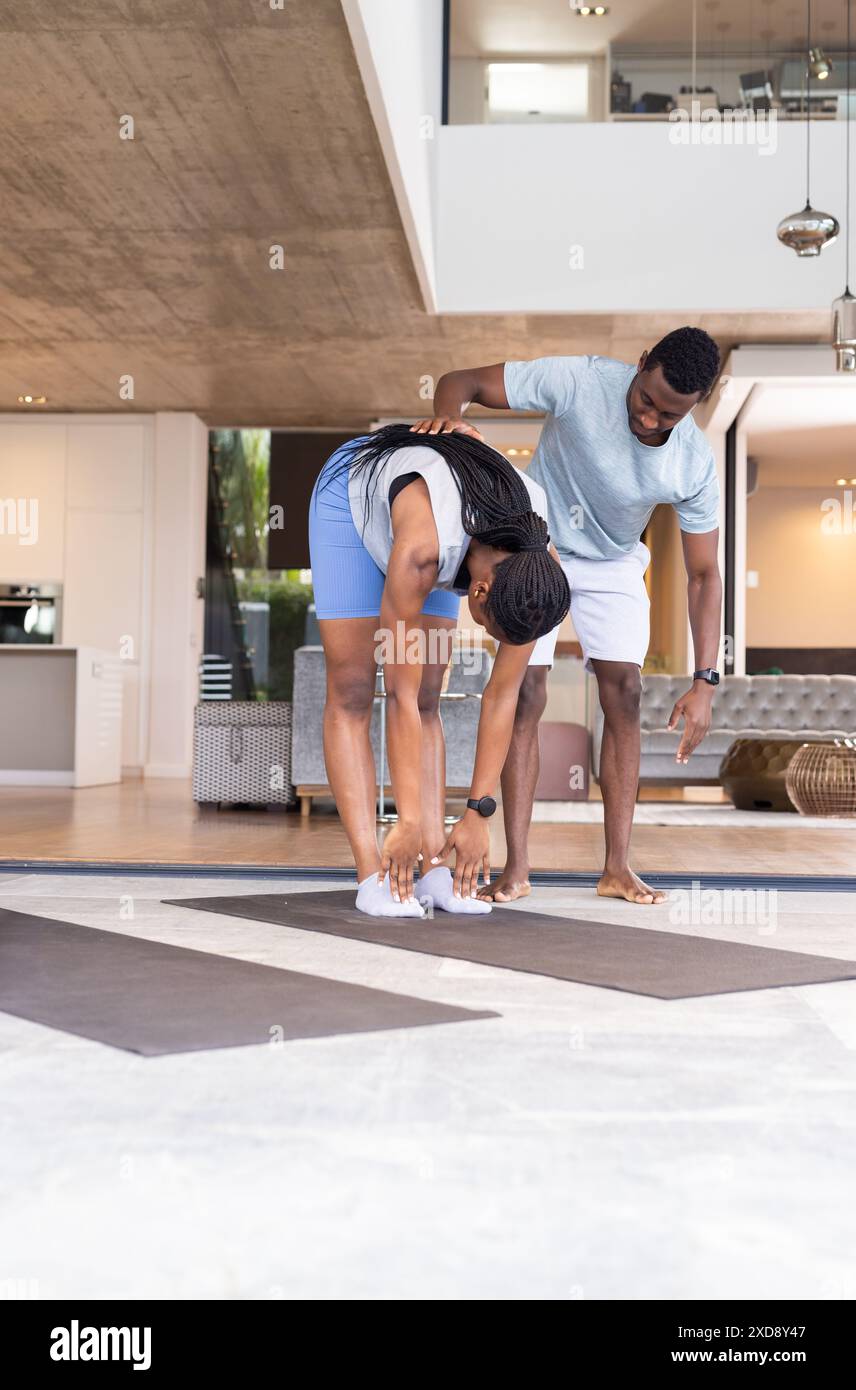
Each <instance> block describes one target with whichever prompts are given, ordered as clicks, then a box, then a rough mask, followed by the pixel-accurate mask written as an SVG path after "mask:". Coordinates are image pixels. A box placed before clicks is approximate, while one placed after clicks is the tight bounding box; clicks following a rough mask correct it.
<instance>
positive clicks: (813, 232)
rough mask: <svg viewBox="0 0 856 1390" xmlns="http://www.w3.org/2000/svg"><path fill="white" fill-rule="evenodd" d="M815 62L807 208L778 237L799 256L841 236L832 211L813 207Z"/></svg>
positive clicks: (783, 225) (783, 226) (808, 118)
mask: <svg viewBox="0 0 856 1390" xmlns="http://www.w3.org/2000/svg"><path fill="white" fill-rule="evenodd" d="M807 47H808V50H809V54H811V51H812V50H811V0H808V45H807ZM811 66H812V65H811V60H810V61H809V64H808V66H807V67H806V72H805V79H806V113H805V118H806V120H805V207H804V208H803V210H802V212H792V213H791V214H790V216H788V217H783V218H782V220H781V222H780V223H779V225H778V227H777V229H776V235H777V236H778V238H779V241H780V242H781V243H782V244H783V246H789V247H790V248H791V250H792V251H796V253H797V255H798V256H819V255H820V253H821V251H822V250H823V248H824V246H828V245H829V243H830V242H832V241H834V240H835V238H836V237H837V236H838V232H839V230H840V229H839V226H838V222H837V221H836V219H835V218H834V217H833V216H832V214H831V213H829V212H818V211H817V209H816V208H813V207H812V205H811V194H810V187H811V75H812V74H811Z"/></svg>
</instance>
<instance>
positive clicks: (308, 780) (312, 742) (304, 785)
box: [291, 647, 491, 816]
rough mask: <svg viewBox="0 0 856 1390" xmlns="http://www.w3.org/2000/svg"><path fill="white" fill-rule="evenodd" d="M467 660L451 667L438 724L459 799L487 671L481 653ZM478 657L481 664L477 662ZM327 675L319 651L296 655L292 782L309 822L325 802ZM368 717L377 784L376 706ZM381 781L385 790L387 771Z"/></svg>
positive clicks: (468, 776) (468, 775)
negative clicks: (318, 801)
mask: <svg viewBox="0 0 856 1390" xmlns="http://www.w3.org/2000/svg"><path fill="white" fill-rule="evenodd" d="M464 655H465V657H468V656H470V655H471V656H472V659H471V660H467V659H464V660H461V661H453V663H452V665H451V668H450V671H449V678H448V681H447V685H446V690H445V691H444V692H443V694H442V696H441V697H440V718H441V720H442V722H443V732H444V734H445V738H446V788H447V791H448V792H449V793H452V794H455V793H457V794H460V793H463V792H465V791H467V790H468V789H469V786H470V783H471V781H472V775H473V760H474V757H475V748H476V733H477V731H478V722H479V713H480V710H481V695H482V691H483V690H484V688H485V686H486V684H487V682H488V679H489V677H490V671H491V659H490V657H489V655H488V654H487V653H486V652H485V653H481V654H469V653H465V654H464ZM477 656H480V659H477ZM326 693H327V673H326V668H325V664H324V651H323V648H322V647H299V648H298V649H297V651H296V652H295V654H294V697H293V703H294V726H293V733H292V773H291V776H292V781H293V782H294V785H295V788H296V790H297V795H298V796H299V797H300V813H301V815H303V816H308V815H309V813H310V810H311V808H312V799H313V797H316V796H329V795H330V784H329V781H328V778H327V768H326V765H325V762H324V739H323V715H324V702H325V699H326ZM381 698H382V697H378V698H377V699H376V700H375V706H374V710H373V711H372V722H371V740H372V748H373V750H374V756H375V775H376V776H377V777H378V780H379V779H380V770H381V769H380V726H381V718H380V700H381ZM384 781H385V784H386V786H387V787H389V772H388V768H387V771H386V773H385V777H384Z"/></svg>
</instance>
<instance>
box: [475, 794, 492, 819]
mask: <svg viewBox="0 0 856 1390" xmlns="http://www.w3.org/2000/svg"><path fill="white" fill-rule="evenodd" d="M495 810H496V802H495V801H494V799H493V797H492V796H483V797H482V798H481V800H480V801H479V814H480V815H482V816H492V815H493V813H494V811H495Z"/></svg>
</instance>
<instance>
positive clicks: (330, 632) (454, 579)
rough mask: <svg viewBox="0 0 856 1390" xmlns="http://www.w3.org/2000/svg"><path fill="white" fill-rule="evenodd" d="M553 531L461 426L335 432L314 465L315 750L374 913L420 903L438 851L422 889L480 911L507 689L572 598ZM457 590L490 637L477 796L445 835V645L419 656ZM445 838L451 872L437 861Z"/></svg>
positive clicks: (362, 903)
mask: <svg viewBox="0 0 856 1390" xmlns="http://www.w3.org/2000/svg"><path fill="white" fill-rule="evenodd" d="M549 540H550V538H549V535H548V533H547V524H546V498H545V496H544V492H543V490H542V489H541V488H540V487H538V485H537V484H536V483H534V482H532V481H531V480H530V479H528V478H527V477H526V475H525V474H524V473H521V472H520V471H519V470H518V469H516V468H515V467H514V466H513V465H512V464H510V463H509V462H508V460H507V459H506V458H505V457H504V456H503V455H502V454H499V453H497V452H496V451H495V450H494V449H491V448H490V447H489V446H488V445H487V444H485V443H484V442H483V441H482V440H480V439H476V438H474V437H471V436H468V435H464V434H461V433H454V434H440V435H436V436H432V437H431V444H430V446H429V445H427V444H422V443H419V444H417V443H414V435H413V434H412V433H411V432H410V429H409V427H408V426H407V425H388V426H386V427H385V428H384V429H380V430H377V431H375V433H374V434H369V435H366V436H364V437H362V438H360V439H356V440H353V441H351V442H349V443H348V444H345V445H343V446H342V448H340V449H338V450H337V451H336V453H335V454H333V456H332V457H331V458H330V459H329V460H328V461H327V463H326V464H325V465H324V468H323V469H322V471H321V474H320V476H319V478H318V481H317V483H316V484H315V490H314V492H313V494H312V501H311V503H310V510H309V542H310V551H311V562H312V580H313V585H314V589H315V605H316V610H317V614H318V619H319V627H320V629H321V641H322V643H323V646H324V654H325V658H326V666H327V702H326V705H325V709H324V756H325V760H326V764H327V775H328V777H329V779H330V786H331V788H332V791H333V795H334V796H335V798H336V805H337V807H338V811H339V815H340V816H341V818H342V823H343V825H344V827H345V832H346V834H347V836H348V840H349V842H350V845H351V849H352V850H353V853H354V858H355V860H356V867H357V879H358V883H359V886H358V889H357V907H358V908H359V909H360V910H361V911H363V912H366V913H368V914H369V915H371V916H384V917H421V916H423V915H424V914H423V910H422V907H421V906H420V904H419V903H418V902H417V901H416V899H415V897H414V892H413V869H414V865H415V864H416V862H417V861H418V860H420V859H421V860H422V861H423V862H424V863H427V862H428V861H430V863H431V864H432V866H434V867H432V868H431V869H430V871H429V872H428V873H427V874H423V875H422V877H421V878H420V880H419V891H420V897H421V898H422V900H423V901H426V900H430V902H431V903H432V905H433V906H434V907H437V908H441V909H443V910H445V911H453V912H485V911H490V904H489V903H487V902H484V901H481V900H479V899H478V898H477V897H476V890H477V886H478V878H479V872H480V871H481V872H482V874H483V877H484V882H485V883H487V882H488V881H489V873H490V870H489V866H488V848H489V833H488V821H487V819H486V816H487V815H489V814H491V807H494V808H495V803H493V802H492V800H491V794H492V792H493V790H494V788H495V786H496V784H497V782H498V781H499V775H500V772H501V770H502V765H503V763H504V761H505V756H506V753H507V751H508V745H509V742H510V739H511V730H512V724H513V722H514V713H515V709H516V706H517V694H518V690H519V688H520V684H521V681H522V679H523V676H524V673H525V671H526V665H527V663H528V661H529V657H530V655H531V652H532V644H533V643H534V642H535V640H536V639H537V638H538V637H540V636H542V635H543V634H544V633H546V632H550V631H551V629H552V628H554V627H555V626H556V624H557V623H559V622H561V620H562V618H563V617H564V616H565V614H566V613H567V611H568V608H569V604H570V593H569V590H568V582H567V580H566V578H565V576H564V574H563V572H562V569H561V566H560V565H559V562H558V559H557V558H556V557H555V552H554V553H553V554H552V555H551V553H550V551H549V548H548V547H549ZM461 594H466V595H467V598H468V600H469V605H470V611H471V613H472V614H473V616H474V617H475V618H476V620H477V621H478V622H480V623H482V624H483V625H484V627H485V628H486V629H487V631H488V632H489V633H490V635H491V636H492V637H493V638H495V639H496V641H497V642H498V643H499V649H498V652H497V656H496V659H495V661H494V665H493V670H492V673H491V677H490V680H489V681H488V684H487V686H486V687H485V690H484V693H483V695H482V701H481V714H480V720H479V732H478V741H477V745H476V757H475V769H474V772H473V781H472V787H471V789H470V802H471V803H472V804H470V805H468V808H467V810H466V812H465V813H464V815H463V816H462V818H461V819H460V820H459V821H458V822H457V823H456V825H455V826H454V827H453V829H452V831H451V833H450V834H449V836H448V838H447V837H446V834H445V830H444V810H445V791H446V788H445V756H444V744H443V730H442V725H441V723H440V714H439V699H440V689H441V685H442V681H443V674H444V671H445V668H446V665H447V662H448V655H447V654H446V655H445V659H442V656H441V657H439V658H438V657H437V656H436V655H435V657H434V660H431V659H430V655H431V652H432V651H435V652H436V647H437V644H438V638H439V639H442V638H445V639H446V642H448V641H450V634H451V631H452V630H453V629H454V628H455V626H456V623H457V615H458V607H459V602H460V595H461ZM415 638H417V639H418V638H421V639H422V640H414V639H415ZM379 643H380V645H379ZM381 651H382V652H383V653H384V657H385V659H384V677H385V685H386V701H387V743H388V752H389V767H390V776H391V781H392V789H393V794H394V796H395V805H396V809H397V812H398V821H397V824H396V825H395V826H394V827H393V829H392V830H390V832H389V834H388V835H387V836H386V839H385V841H384V844H383V851H382V853H379V852H378V846H377V836H376V833H375V789H376V785H377V784H376V777H375V765H374V757H373V754H372V749H371V743H370V739H369V727H370V721H371V712H372V703H373V699H374V691H375V672H376V669H377V665H378V660H379V653H380V652H381ZM426 653H427V655H426ZM479 802H481V803H482V804H481V806H479V805H478V803H479ZM452 850H455V853H456V865H455V878H454V882H453V880H452V875H451V873H450V871H449V869H448V868H445V867H443V866H442V865H441V860H444V859H447V858H448V857H449V855H450V854H451V852H452Z"/></svg>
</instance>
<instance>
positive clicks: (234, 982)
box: [0, 908, 499, 1057]
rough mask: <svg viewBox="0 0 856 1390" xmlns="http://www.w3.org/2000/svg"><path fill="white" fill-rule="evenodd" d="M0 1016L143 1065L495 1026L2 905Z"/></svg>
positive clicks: (457, 1012) (447, 1010)
mask: <svg viewBox="0 0 856 1390" xmlns="http://www.w3.org/2000/svg"><path fill="white" fill-rule="evenodd" d="M0 1010H2V1011H4V1012H5V1013H9V1014H15V1015H16V1017H18V1018H26V1019H29V1020H30V1022H32V1023H43V1024H45V1025H46V1026H47V1027H49V1028H58V1029H60V1030H61V1031H62V1032H64V1033H74V1034H76V1035H77V1036H78V1037H80V1038H90V1039H92V1040H94V1041H95V1042H103V1043H109V1044H110V1046H111V1047H123V1048H126V1049H127V1050H128V1051H129V1052H139V1053H142V1054H143V1056H144V1057H157V1056H161V1055H163V1054H164V1053H170V1052H199V1051H204V1050H207V1049H209V1048H215V1047H240V1046H244V1045H246V1044H252V1043H256V1044H258V1043H270V1042H271V1041H274V1040H287V1039H293V1038H322V1037H330V1036H332V1035H333V1034H336V1033H372V1032H378V1031H385V1030H387V1029H391V1028H415V1027H419V1026H421V1025H423V1024H428V1023H459V1022H466V1021H468V1020H470V1019H478V1018H498V1017H499V1015H498V1014H495V1013H490V1012H474V1011H472V1010H471V1009H460V1008H456V1007H453V1006H451V1005H447V1004H435V1003H432V1002H431V1001H430V1000H427V999H413V998H411V997H410V996H409V995H406V994H390V993H388V992H387V991H386V990H381V989H366V988H365V987H364V986H363V985H351V984H346V983H343V982H342V981H339V980H325V979H322V978H321V977H320V976H318V975H303V974H299V973H297V972H296V971H293V970H279V969H276V968H275V967H273V966H270V965H257V964H256V963H255V962H253V961H243V960H234V959H232V958H231V957H229V956H218V955H214V954H209V952H207V951H192V950H188V949H187V948H186V947H184V946H169V945H166V944H165V943H164V942H161V941H146V940H143V939H142V938H141V937H138V936H122V935H120V934H119V933H118V932H109V931H102V930H101V929H100V928H97V927H80V926H77V925H75V924H74V923H72V922H57V921H54V920H53V919H50V918H47V917H37V916H36V915H35V914H31V913H28V912H12V911H9V910H7V909H5V908H0Z"/></svg>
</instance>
